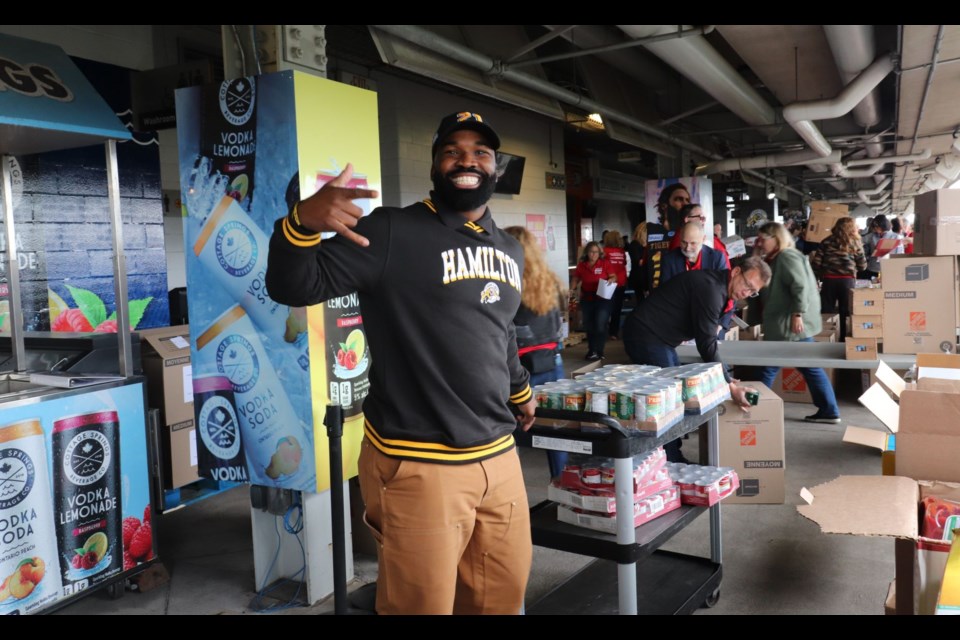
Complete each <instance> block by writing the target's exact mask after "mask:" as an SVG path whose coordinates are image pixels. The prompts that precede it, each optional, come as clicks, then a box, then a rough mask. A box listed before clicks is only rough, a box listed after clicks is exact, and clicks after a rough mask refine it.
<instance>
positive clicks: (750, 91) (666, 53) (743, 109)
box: [617, 24, 777, 125]
mask: <svg viewBox="0 0 960 640" xmlns="http://www.w3.org/2000/svg"><path fill="white" fill-rule="evenodd" d="M617 26H618V27H619V28H620V30H621V31H623V32H624V33H626V34H627V35H628V36H630V38H632V39H638V38H648V37H650V36H658V35H663V34H667V33H675V32H676V31H677V27H678V25H670V24H654V25H639V24H621V25H617ZM690 27H691V25H683V28H684V29H689V28H690ZM644 46H645V47H646V49H647V50H648V51H650V52H651V53H653V54H654V55H655V56H657V57H658V58H660V59H661V60H663V61H664V62H666V63H667V64H669V65H670V66H671V67H673V68H674V69H676V70H677V71H678V72H679V73H681V74H683V75H684V77H686V78H687V79H689V80H690V81H691V82H693V83H694V84H695V85H697V86H698V87H700V88H701V89H703V90H704V91H706V92H707V93H708V94H709V95H711V96H713V97H714V98H716V99H717V100H718V101H719V102H720V103H721V104H723V105H724V106H725V107H727V108H728V109H730V110H731V111H733V112H734V113H735V114H737V115H738V116H740V118H741V119H743V120H744V121H745V122H747V123H748V124H753V125H776V124H777V114H776V110H775V109H774V108H773V107H771V106H770V104H769V103H768V102H767V101H766V100H765V99H764V98H763V96H761V95H760V93H759V92H757V90H756V89H754V88H753V87H752V86H750V83H749V82H747V81H746V80H745V79H744V78H743V76H741V75H740V74H739V73H737V70H736V69H735V68H734V67H733V66H732V65H731V64H730V63H729V62H727V60H726V59H725V58H724V57H723V56H722V55H720V52H718V51H717V50H716V49H714V47H713V45H711V44H710V43H709V42H708V41H707V39H706V38H704V37H703V36H690V37H687V38H682V39H674V40H667V41H664V42H655V43H650V44H646V45H644Z"/></svg>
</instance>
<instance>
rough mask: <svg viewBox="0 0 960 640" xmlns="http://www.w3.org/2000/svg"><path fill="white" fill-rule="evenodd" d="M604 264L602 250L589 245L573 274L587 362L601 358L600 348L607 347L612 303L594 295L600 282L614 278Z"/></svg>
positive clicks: (592, 243) (607, 266)
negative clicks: (585, 340) (585, 339)
mask: <svg viewBox="0 0 960 640" xmlns="http://www.w3.org/2000/svg"><path fill="white" fill-rule="evenodd" d="M616 277H617V276H616V274H614V273H613V272H612V271H611V270H610V267H609V265H608V264H607V261H606V260H604V259H603V249H601V248H600V244H599V243H598V242H593V241H591V242H588V243H587V245H586V246H585V247H584V248H583V254H582V255H581V256H580V260H579V262H577V270H576V271H575V272H574V274H573V284H572V285H571V286H572V287H573V289H574V291H578V292H579V300H580V312H581V313H582V315H583V329H584V331H586V332H587V357H586V359H587V360H589V361H591V362H592V361H594V360H600V359H601V358H603V347H604V346H605V345H606V344H607V325H608V324H609V323H610V308H611V307H612V303H611V301H610V300H608V299H606V298H601V297H600V296H599V295H597V288H598V287H599V285H600V281H601V280H609V281H611V282H613V280H614V279H615V278H616Z"/></svg>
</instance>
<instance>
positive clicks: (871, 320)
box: [850, 316, 883, 338]
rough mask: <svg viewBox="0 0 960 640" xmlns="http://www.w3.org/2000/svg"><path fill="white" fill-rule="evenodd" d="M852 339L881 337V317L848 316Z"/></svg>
mask: <svg viewBox="0 0 960 640" xmlns="http://www.w3.org/2000/svg"><path fill="white" fill-rule="evenodd" d="M850 328H851V330H852V333H853V337H854V338H880V337H883V316H850Z"/></svg>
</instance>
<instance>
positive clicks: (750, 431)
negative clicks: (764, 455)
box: [740, 425, 757, 447]
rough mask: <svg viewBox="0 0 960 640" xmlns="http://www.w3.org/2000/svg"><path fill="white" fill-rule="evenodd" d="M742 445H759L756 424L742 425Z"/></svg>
mask: <svg viewBox="0 0 960 640" xmlns="http://www.w3.org/2000/svg"><path fill="white" fill-rule="evenodd" d="M740 446H741V447H755V446H757V428H756V427H755V426H754V425H749V426H746V427H740Z"/></svg>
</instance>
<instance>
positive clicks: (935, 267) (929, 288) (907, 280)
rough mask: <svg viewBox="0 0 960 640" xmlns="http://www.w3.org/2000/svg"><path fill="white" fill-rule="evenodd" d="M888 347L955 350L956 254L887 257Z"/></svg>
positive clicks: (958, 305)
mask: <svg viewBox="0 0 960 640" xmlns="http://www.w3.org/2000/svg"><path fill="white" fill-rule="evenodd" d="M881 273H882V277H883V289H882V291H883V321H882V322H883V325H882V326H883V350H884V353H955V352H956V343H957V326H958V319H960V272H958V268H957V258H956V256H929V257H928V256H916V255H908V256H896V257H894V258H891V259H890V260H883V261H882V271H881Z"/></svg>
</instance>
